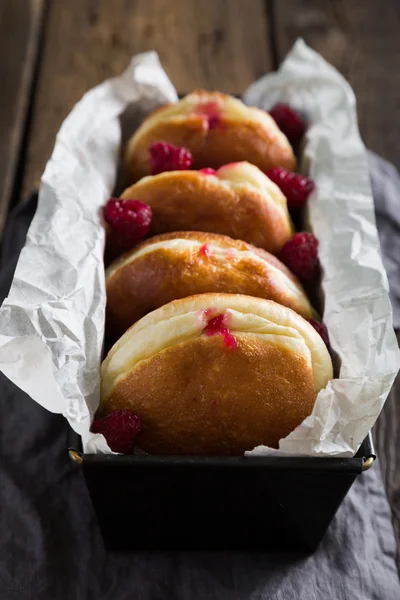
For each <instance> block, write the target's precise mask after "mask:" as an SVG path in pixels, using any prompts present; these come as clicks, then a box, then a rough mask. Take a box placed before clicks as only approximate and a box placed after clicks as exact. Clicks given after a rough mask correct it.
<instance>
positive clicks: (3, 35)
mask: <svg viewBox="0 0 400 600" xmlns="http://www.w3.org/2000/svg"><path fill="white" fill-rule="evenodd" d="M43 10H44V0H15V1H13V2H10V1H9V0H0V56H1V57H2V60H1V61H0V81H1V87H2V94H1V110H0V136H1V137H0V139H1V144H0V235H1V231H2V229H3V226H4V221H5V219H6V216H7V210H8V207H9V204H10V201H11V195H12V192H13V187H14V182H15V177H16V171H17V167H18V160H19V155H20V151H21V144H22V140H23V133H24V126H25V121H26V116H27V111H28V106H29V102H30V94H31V86H32V82H33V74H34V69H35V63H36V58H37V52H38V48H39V39H40V29H41V23H42V16H43Z"/></svg>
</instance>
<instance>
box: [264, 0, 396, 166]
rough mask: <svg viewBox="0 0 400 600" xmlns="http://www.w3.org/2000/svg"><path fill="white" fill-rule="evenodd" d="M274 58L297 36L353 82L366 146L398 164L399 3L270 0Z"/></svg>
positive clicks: (289, 45)
mask: <svg viewBox="0 0 400 600" xmlns="http://www.w3.org/2000/svg"><path fill="white" fill-rule="evenodd" d="M273 15H274V18H273V22H274V23H273V26H274V29H275V40H276V48H277V54H278V58H279V59H282V58H283V57H284V56H285V54H286V52H287V51H288V50H289V48H290V47H291V45H292V44H293V42H294V41H295V39H296V38H297V37H299V36H300V37H302V38H304V40H305V41H306V43H307V44H309V45H310V46H311V47H312V48H314V49H315V50H317V51H318V52H320V53H321V54H322V55H323V56H324V57H325V58H326V59H327V60H328V61H329V62H330V63H332V64H333V65H334V66H335V67H337V68H338V70H339V71H340V72H341V73H342V74H343V75H344V76H345V77H346V79H347V80H348V81H349V82H350V84H351V85H352V87H353V89H354V91H355V94H356V97H357V106H358V117H359V124H360V130H361V135H362V137H363V139H364V141H365V143H366V145H367V146H368V147H369V148H371V150H375V151H376V152H377V153H379V154H380V155H381V156H383V157H384V158H386V159H388V160H390V161H392V162H393V163H394V164H395V165H396V166H397V167H398V168H399V167H400V144H399V132H398V128H399V123H400V69H399V64H400V33H399V32H400V5H399V2H398V0H385V1H384V2H382V1H381V0H368V1H367V2H366V1H365V0H351V2H349V1H348V0H285V1H284V2H279V1H278V0H275V1H274V2H273Z"/></svg>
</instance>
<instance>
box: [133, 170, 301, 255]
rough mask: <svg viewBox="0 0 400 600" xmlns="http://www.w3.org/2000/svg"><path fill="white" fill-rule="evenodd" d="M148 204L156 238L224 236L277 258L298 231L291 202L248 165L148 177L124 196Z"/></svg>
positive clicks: (264, 176)
mask: <svg viewBox="0 0 400 600" xmlns="http://www.w3.org/2000/svg"><path fill="white" fill-rule="evenodd" d="M121 199H124V200H139V201H141V202H144V203H146V204H149V205H150V206H151V209H152V214H153V219H152V224H151V230H150V233H151V235H157V234H160V233H168V232H172V231H206V232H210V233H221V234H223V235H228V236H230V237H232V238H235V239H241V240H244V241H245V242H248V243H250V244H253V245H254V246H259V247H260V248H264V250H267V251H268V252H271V253H272V254H277V253H278V252H279V251H280V250H281V248H282V247H283V245H284V244H285V243H286V242H287V241H288V240H289V238H290V237H291V236H292V233H293V226H292V222H291V220H290V216H289V212H288V209H287V203H286V198H285V196H284V195H283V194H282V192H281V191H280V189H279V188H278V186H277V185H276V184H275V183H273V182H272V181H271V180H270V179H269V178H268V177H267V176H266V175H264V173H262V172H261V171H260V170H259V169H258V168H257V167H255V166H254V165H251V164H249V163H247V162H241V163H233V164H229V165H225V166H224V167H221V168H220V169H218V171H216V172H215V173H214V174H213V173H211V172H209V171H207V172H205V173H203V172H201V171H169V172H166V173H161V174H159V175H154V176H149V177H144V178H143V179H141V180H140V181H138V182H137V183H135V184H134V185H132V186H131V187H129V188H127V189H126V190H125V191H124V192H123V194H122V195H121Z"/></svg>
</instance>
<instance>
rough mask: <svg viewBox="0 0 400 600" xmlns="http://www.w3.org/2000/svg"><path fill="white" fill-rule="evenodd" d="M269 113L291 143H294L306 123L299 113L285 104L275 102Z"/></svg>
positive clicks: (301, 133) (300, 135) (303, 130)
mask: <svg viewBox="0 0 400 600" xmlns="http://www.w3.org/2000/svg"><path fill="white" fill-rule="evenodd" d="M269 114H270V115H271V117H272V118H273V119H274V121H276V124H277V125H278V127H279V129H280V130H281V131H283V133H284V134H285V135H286V137H287V139H288V140H289V142H290V143H291V144H295V143H296V142H298V141H299V140H300V139H301V138H302V137H303V135H304V132H305V130H306V125H305V123H304V121H303V119H302V118H301V116H300V115H299V113H298V112H296V111H295V110H293V108H290V106H288V105H287V104H275V106H273V107H272V108H271V110H270V111H269Z"/></svg>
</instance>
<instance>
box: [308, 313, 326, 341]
mask: <svg viewBox="0 0 400 600" xmlns="http://www.w3.org/2000/svg"><path fill="white" fill-rule="evenodd" d="M308 322H309V323H310V325H312V326H313V327H314V329H315V331H318V333H319V335H320V336H321V337H322V339H323V340H324V342H325V345H326V346H329V334H328V329H327V328H326V326H325V325H324V324H323V323H321V322H320V321H316V320H315V319H310V320H309V321H308Z"/></svg>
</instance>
